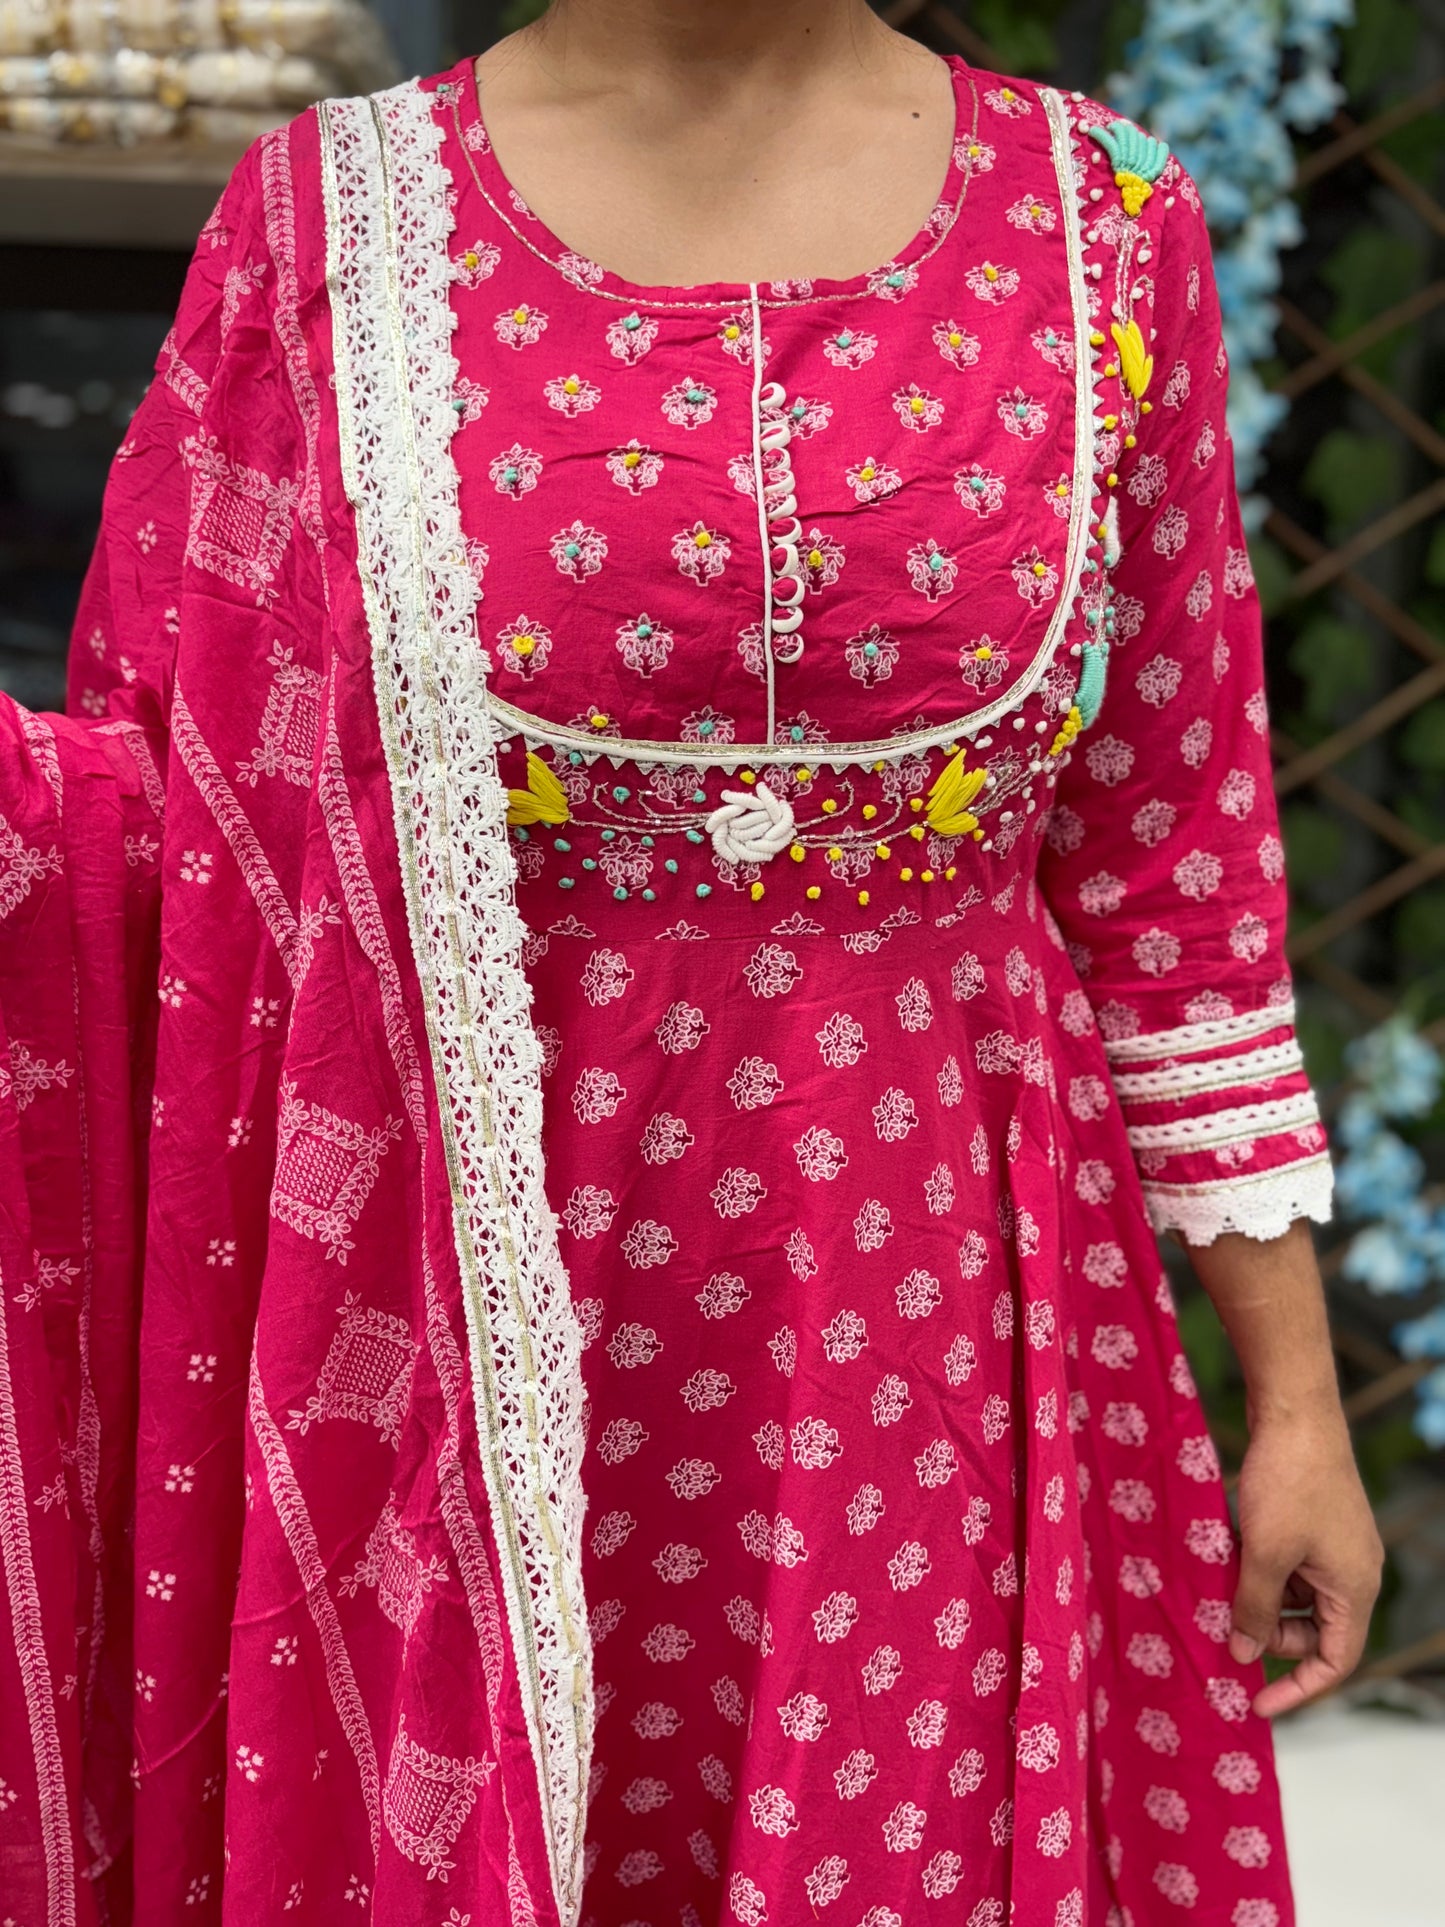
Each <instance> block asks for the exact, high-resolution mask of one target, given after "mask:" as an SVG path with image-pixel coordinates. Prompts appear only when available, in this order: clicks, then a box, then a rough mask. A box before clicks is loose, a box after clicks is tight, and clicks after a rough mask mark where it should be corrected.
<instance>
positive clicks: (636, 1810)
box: [0, 0, 1379, 1927]
mask: <svg viewBox="0 0 1445 1927" xmlns="http://www.w3.org/2000/svg"><path fill="white" fill-rule="evenodd" d="M940 181H942V186H941V188H940V185H939V183H940ZM1224 399H1225V367H1224V357H1223V349H1222V345H1221V341H1220V333H1219V316H1218V307H1217V302H1216V299H1215V295H1214V291H1213V286H1212V282H1211V278H1210V272H1209V255H1208V246H1207V239H1206V234H1205V229H1204V225H1203V217H1202V213H1201V211H1200V208H1199V203H1198V196H1197V193H1196V191H1195V189H1194V187H1193V185H1192V183H1191V182H1190V180H1189V178H1188V176H1187V175H1186V174H1185V173H1184V172H1183V170H1182V169H1181V168H1180V166H1179V164H1178V162H1177V161H1176V160H1174V159H1173V158H1172V157H1170V156H1169V154H1168V153H1167V150H1166V149H1165V148H1164V147H1163V145H1162V144H1161V143H1159V142H1157V141H1154V140H1151V139H1150V138H1149V137H1148V136H1147V135H1144V134H1141V133H1140V132H1139V131H1138V130H1137V129H1135V128H1132V127H1131V126H1129V125H1128V124H1127V123H1124V122H1121V121H1119V120H1117V118H1116V117H1115V116H1113V115H1112V114H1111V113H1110V112H1109V111H1108V110H1107V109H1106V108H1103V107H1101V106H1098V105H1096V104H1095V103H1093V102H1091V101H1088V100H1085V99H1083V98H1082V97H1079V96H1070V97H1067V98H1065V97H1062V96H1059V95H1057V94H1055V93H1052V92H1051V91H1049V90H1047V89H1042V88H1038V87H1036V86H1034V85H1032V84H1029V83H1024V82H1017V81H1015V82H1005V81H1001V80H999V79H997V78H995V77H993V76H991V75H987V74H980V73H976V72H974V71H973V70H972V69H971V68H969V67H968V66H966V65H965V64H964V63H963V62H962V61H959V60H950V61H947V62H942V61H939V60H937V59H936V58H935V57H934V56H932V55H931V54H928V53H925V52H924V51H922V50H921V49H919V48H918V47H917V46H915V45H914V44H912V43H910V42H908V41H906V40H904V39H901V38H900V37H898V36H897V35H895V34H893V33H891V32H889V31H888V30H887V29H886V28H884V27H882V26H881V25H880V24H879V23H878V22H877V21H876V19H875V18H874V17H873V16H872V15H871V14H870V13H869V12H868V11H867V10H866V8H865V7H863V6H862V5H861V4H855V3H854V0H845V3H843V4H840V0H796V4H794V5H793V6H792V7H791V8H790V9H785V10H779V9H776V8H769V7H763V6H755V5H751V4H744V5H741V6H738V7H734V8H731V9H729V10H727V11H726V13H725V14H724V15H719V14H718V13H717V11H716V10H715V9H709V10H708V12H707V13H706V15H705V16H704V15H703V14H701V13H699V12H697V11H696V10H695V9H694V8H692V7H691V6H683V7H679V6H675V5H674V6H664V5H659V4H657V0H588V4H586V5H583V4H580V0H565V4H563V5H561V6H559V7H557V8H555V9H554V11H553V13H552V14H551V15H549V16H548V18H547V19H546V20H545V21H543V22H542V23H541V24H540V25H539V26H537V27H535V28H531V29H528V30H527V31H525V32H524V33H521V34H518V35H515V36H513V37H512V38H511V39H510V40H508V41H506V42H504V43H503V44H502V45H501V46H500V47H498V48H495V49H493V50H492V51H491V52H489V53H488V54H487V55H485V56H484V57H483V58H482V59H481V60H480V61H479V62H478V63H476V66H475V68H474V67H473V64H472V63H470V62H466V61H464V62H462V63H460V64H459V65H458V66H457V67H455V68H454V69H452V70H451V71H450V72H449V73H447V74H444V75H442V76H440V77H437V78H434V79H431V80H428V81H424V82H420V83H409V84H408V85H406V86H404V87H401V88H398V89H394V90H392V91H391V92H389V93H387V94H383V95H380V96H377V97H375V98H374V99H372V100H370V101H342V102H331V103H328V104H326V105H325V106H323V107H322V108H320V109H319V110H314V111H312V112H309V113H307V114H305V115H303V116H301V117H300V118H299V119H298V120H297V121H296V122H294V123H293V124H292V125H291V126H290V127H289V128H287V129H283V130H280V131H278V132H277V133H275V134H272V135H268V136H267V137H265V138H264V139H263V140H262V141H260V142H259V143H258V144H257V145H256V147H254V148H253V149H252V150H251V151H250V152H249V153H248V155H247V156H246V157H245V159H244V160H243V161H242V162H241V164H240V166H239V168H238V169H237V171H236V174H235V176H234V178H233V180H232V182H231V184H230V186H229V187H228V189H227V191H226V193H225V195H224V196H223V198H222V201H221V204H220V206H219V208H218V210H217V212H216V214H215V216H214V218H213V219H212V220H211V222H209V223H208V225H207V227H206V230H205V232H204V233H203V235H202V237H201V241H200V244H199V248H198V251H197V255H196V260H195V264H194V266H193V268H192V271H191V275H190V278H189V280H188V283H187V287H186V292H185V295H184V298H183V300H182V304H181V309H180V313H179V315H178V318H177V321H176V325H175V328H174V329H173V331H172V332H171V334H170V335H169V336H168V338H167V341H166V343H165V346H164V348H163V350H162V353H161V356H160V360H159V364H158V370H157V379H156V381H155V383H154V385H153V387H152V389H151V391H150V394H149V395H148V397H147V399H146V402H145V403H144V405H143V407H142V409H141V411H140V413H139V414H138V416H137V418H136V420H135V423H134V425H133V427H132V429H131V431H130V433H129V435H128V437H127V440H126V442H125V444H124V446H123V447H122V448H121V450H120V452H119V455H118V457H117V462H116V467H115V471H114V475H113V477H112V481H111V485H110V490H109V494H108V498H107V503H106V511H105V520H104V528H103V532H102V536H101V540H100V544H99V547H98V550H97V553H96V558H95V563H94V566H93V569H92V572H91V574H90V577H89V580H88V582H87V585H86V591H85V597H84V603H83V607H82V609H81V612H80V615H79V619H78V623H77V629H76V645H75V652H74V703H73V717H74V719H73V720H70V721H61V720H60V719H56V718H38V717H29V716H25V715H23V714H20V713H18V712H15V711H13V710H12V711H10V712H9V713H8V718H7V724H6V738H5V740H6V745H7V759H6V765H5V782H6V803H5V809H6V814H7V818H8V824H9V832H8V841H7V849H8V853H9V871H8V880H7V884H6V896H5V899H4V907H5V909H6V912H7V914H8V929H9V931H10V933H11V942H10V943H9V944H8V945H7V947H6V950H5V956H4V965H3V967H4V973H5V974H4V979H3V987H4V999H5V1001H4V1005H3V1011H4V1021H5V1025H6V1033H7V1038H8V1042H9V1063H10V1072H9V1076H8V1079H7V1083H6V1086H5V1096H4V1101H5V1106H6V1109H5V1114H4V1115H5V1135H4V1137H3V1139H0V1143H3V1146H4V1155H5V1157H6V1159H7V1180H6V1183H5V1187H4V1195H5V1197H6V1198H7V1200H8V1201H9V1207H8V1215H7V1217H6V1219H5V1221H4V1238H5V1244H4V1247H3V1253H0V1256H3V1263H4V1267H5V1289H4V1293H3V1301H4V1315H5V1327H4V1328H5V1331H6V1333H7V1346H6V1353H5V1355H4V1357H3V1358H0V1366H3V1378H0V1449H3V1452H4V1455H5V1459H4V1467H3V1470H4V1476H5V1493H6V1502H7V1509H6V1512H5V1515H4V1516H5V1519H6V1522H7V1524H6V1536H5V1538H4V1541H3V1549H4V1556H5V1564H6V1578H7V1582H8V1598H9V1603H10V1611H11V1617H12V1624H13V1628H14V1632H15V1641H14V1646H15V1653H16V1661H15V1664H14V1666H13V1667H12V1668H10V1669H9V1670H8V1671H7V1673H6V1675H5V1688H4V1690H5V1692H6V1695H7V1699H6V1703H5V1714H6V1716H5V1718H4V1720H3V1721H0V1749H3V1751H4V1760H3V1771H4V1778H5V1781H6V1783H7V1784H6V1794H5V1800H6V1806H5V1810H4V1812H3V1814H0V1828H4V1829H5V1830H6V1831H5V1832H4V1834H3V1835H0V1842H3V1844H4V1846H5V1850H6V1854H7V1858H6V1861H5V1867H6V1876H5V1878H6V1898H7V1903H8V1907H9V1911H10V1912H11V1913H12V1914H14V1915H16V1917H17V1918H21V1919H26V1920H31V1919H33V1920H37V1921H38V1920H41V1919H43V1920H46V1921H48V1922H57V1923H58V1922H69V1921H87V1920H93V1919H100V1918H107V1917H108V1918H113V1919H120V1918H124V1917H126V1915H127V1913H128V1912H129V1910H130V1909H131V1907H132V1905H133V1907H134V1913H135V1917H136V1918H137V1919H138V1920H141V1921H144V1922H146V1923H148V1924H150V1927H168V1924H169V1923H172V1922H174V1923H178V1924H179V1923H181V1922H186V1923H190V1922H192V1921H195V1920H201V1919H204V1918H206V1917H207V1916H208V1915H209V1916H211V1917H219V1918H221V1919H223V1920H225V1921H226V1922H228V1923H235V1924H236V1927H242V1924H244V1927H260V1924H261V1923H265V1922H270V1921H272V1920H275V1921H277V1922H279V1921H280V1920H281V1918H282V1916H283V1915H285V1914H288V1913H292V1912H294V1913H296V1914H297V1916H298V1918H301V1919H307V1918H310V1919H313V1920H316V1921H320V1922H326V1923H332V1922H336V1923H342V1922H346V1921H349V1920H351V1919H353V1918H368V1917H369V1918H371V1919H374V1920H376V1921H378V1922H382V1923H388V1924H391V1923H402V1922H405V1923H408V1927H411V1924H412V1923H425V1924H426V1927H432V1924H433V1923H441V1922H443V1921H446V1922H449V1923H452V1924H453V1927H459V1924H460V1923H466V1922H481V1921H486V1922H489V1923H490V1922H507V1923H509V1927H524V1924H525V1923H538V1924H539V1927H541V1924H543V1923H550V1922H573V1921H578V1920H580V1921H586V1922H595V1923H597V1927H634V1924H640V1923H644V1922H645V1923H647V1924H648V1927H664V1923H665V1924H666V1927H674V1923H682V1927H712V1923H715V1922H734V1921H735V1922H740V1923H743V1927H757V1923H762V1922H768V1923H773V1924H774V1927H776V1924H777V1923H791V1922H795V1921H802V1920H805V1919H812V1918H814V1917H818V1918H825V1919H828V1920H835V1921H838V1922H839V1923H841V1924H842V1927H922V1923H925V1922H928V1921H933V1920H939V1921H945V1920H946V1921H960V1922H963V1921H966V1922H967V1923H969V1927H996V1924H998V1923H1002V1922H1004V1921H1006V1920H1013V1921H1015V1922H1021V1923H1027V1927H1082V1924H1083V1923H1086V1922H1087V1923H1090V1924H1091V1927H1105V1924H1106V1923H1107V1924H1108V1927H1123V1923H1127V1922H1133V1923H1135V1924H1136V1927H1139V1924H1141V1923H1143V1922H1145V1921H1148V1922H1151V1923H1153V1922H1157V1921H1161V1920H1168V1919H1173V1918H1175V1917H1176V1914H1177V1915H1178V1916H1179V1917H1181V1918H1183V1917H1187V1918H1189V1919H1191V1920H1192V1921H1194V1922H1196V1923H1208V1924H1209V1927H1225V1924H1226V1923H1228V1927H1280V1924H1281V1923H1284V1922H1287V1921H1288V1920H1289V1919H1290V1918H1291V1909H1290V1901H1289V1890H1288V1880H1287V1876H1286V1872H1285V1866H1284V1854H1283V1847H1282V1843H1281V1839H1280V1832H1279V1823H1278V1810H1277V1802H1276V1796H1275V1790H1274V1781H1273V1776H1272V1770H1271V1765H1270V1757H1269V1743H1268V1736H1267V1727H1266V1725H1265V1723H1264V1722H1265V1718H1267V1716H1268V1715H1270V1714H1273V1713H1277V1712H1279V1711H1281V1710H1283V1709H1285V1708H1287V1707H1289V1706H1292V1705H1294V1704H1296V1703H1297V1702H1298V1701H1300V1700H1302V1699H1304V1698H1306V1697H1308V1696H1309V1695H1311V1694H1313V1693H1315V1692H1318V1691H1320V1690H1322V1689H1324V1688H1326V1687H1328V1686H1329V1685H1331V1684H1332V1683H1334V1682H1335V1681H1337V1680H1338V1679H1340V1678H1341V1677H1342V1676H1343V1675H1344V1674H1345V1673H1346V1672H1347V1671H1348V1670H1349V1669H1350V1667H1351V1666H1352V1665H1353V1664H1354V1662H1355V1660H1356V1658H1357V1657H1358V1654H1359V1651H1360V1648H1361V1644H1362V1640H1363V1635H1364V1629H1365V1622H1366V1618H1367V1614H1368V1609H1369V1605H1370V1602H1371V1599H1372V1597H1373V1593H1374V1588H1375V1580H1376V1572H1377V1567H1378V1559H1379V1552H1378V1543H1377V1540H1376V1538H1375V1535H1374V1531H1373V1527H1372V1525H1371V1523H1370V1518H1369V1513H1368V1509H1367V1506H1366V1503H1365V1500H1364V1497H1363V1494H1362V1492H1361V1490H1360V1486H1359V1483H1358V1480H1357V1477H1356V1474H1355V1471H1354V1468H1353V1464H1352V1461H1351V1456H1350V1450H1349V1444H1348V1440H1347V1437H1346V1433H1345V1428H1344V1425H1343V1421H1342V1418H1341V1413H1340V1408H1339V1403H1338V1399H1337V1395H1336V1390H1335V1384H1334V1378H1333V1373H1332V1370H1331V1362H1330V1350H1329V1344H1328V1339H1327V1335H1326V1329H1325V1321H1324V1314H1323V1308H1322V1299H1321V1292H1320V1287H1319V1282H1318V1276H1317V1273H1316V1271H1315V1267H1314V1263H1313V1259H1312V1257H1311V1253H1310V1246H1309V1242H1308V1235H1307V1230H1306V1227H1305V1225H1304V1223H1303V1222H1301V1221H1302V1220H1303V1219H1305V1218H1306V1217H1309V1216H1314V1217H1317V1218H1323V1217H1324V1216H1326V1215H1327V1211H1328V1191H1329V1175H1328V1163H1327V1159H1326V1155H1325V1150H1324V1145H1323V1139H1322V1135H1321V1132H1320V1128H1319V1124H1318V1119H1317V1115H1316V1111H1315V1107H1314V1103H1313V1100H1312V1098H1311V1096H1310V1093H1309V1089H1308V1086H1307V1084H1306V1082H1305V1079H1304V1076H1303V1072H1302V1070H1301V1066H1300V1059H1299V1054H1298V1050H1297V1048H1296V1046H1295V1044H1294V1041H1293V1034H1292V1031H1291V1027H1290V1025H1291V1012H1292V1005H1291V1001H1290V992H1289V983H1288V975H1287V971H1286V968H1285V965H1284V962H1283V955H1282V948H1281V943H1282V937H1283V930H1284V898H1283V884H1282V866H1281V860H1280V846H1279V841H1278V836H1277V833H1276V822H1275V816H1274V811H1273V807H1272V803H1271V800H1270V783H1269V764H1268V754H1267V739H1266V733H1265V717H1264V710H1263V698H1262V694H1261V687H1260V683H1261V672H1260V652H1259V622H1258V613H1257V606H1256V601H1255V596H1254V591H1253V587H1252V582H1251V578H1250V574H1249V566H1248V559H1247V555H1246V551H1245V547H1244V543H1243V539H1242V537H1241V535H1240V532H1239V524H1238V518H1237V510H1236V504H1235V497H1234V491H1233V486H1232V483H1231V479H1230V458H1229V444H1228V439H1227V435H1226V431H1225V423H1224ZM1106 684H1107V688H1106ZM157 916H158V919H159V921H158V924H157V921H156V918H157ZM157 929H158V931H159V935H158V938H157V937H156V935H155V932H156V930H157ZM157 987H158V991H159V995H158V997H156V996H155V995H154V992H155V990H156V988H157ZM142 1173H144V1178H145V1187H146V1188H145V1197H146V1205H145V1214H144V1224H143V1227H142V1226H141V1225H140V1223H139V1216H138V1213H137V1211H136V1199H137V1197H138V1196H139V1195H140V1186H141V1176H142ZM1151 1227H1158V1228H1164V1229H1170V1230H1173V1231H1174V1232H1176V1233H1177V1234H1178V1235H1180V1236H1182V1237H1183V1238H1184V1239H1185V1240H1186V1241H1187V1242H1188V1243H1189V1245H1190V1247H1191V1250H1192V1252H1193V1255H1194V1259H1195V1262H1196V1265H1197V1268H1198V1270H1199V1273H1200V1275H1201V1277H1202V1278H1203V1280H1204V1282H1205V1284H1206V1286H1207V1287H1208V1289H1209V1290H1210V1292H1211V1293H1212V1295H1213V1297H1214V1299H1215V1301H1216V1303H1217V1304H1218V1306H1219V1308H1220V1311H1221V1314H1222V1316H1223V1318H1224V1321H1225V1323H1226V1325H1227V1326H1228V1328H1229V1330H1230V1333H1231V1335H1232V1336H1233V1338H1234V1340H1235V1342H1236V1344H1237V1346H1238V1348H1239V1351H1240V1354H1241V1357H1242V1359H1243V1361H1244V1365H1245V1370H1246V1373H1247V1376H1248V1381H1249V1390H1250V1400H1251V1418H1252V1425H1253V1441H1252V1444H1251V1447H1250V1451H1249V1456H1248V1459H1247V1461H1246V1464H1245V1469H1244V1474H1243V1480H1242V1485H1241V1493H1240V1500H1241V1522H1242V1528H1243V1563H1242V1566H1237V1565H1236V1564H1235V1549H1234V1544H1233V1540H1232V1536H1231V1532H1230V1528H1229V1525H1228V1518H1227V1512H1226V1507H1225V1501H1224V1496H1223V1492H1222V1488H1221V1484H1220V1480H1219V1472H1218V1466H1217V1463H1216V1460H1215V1458H1214V1455H1213V1452H1212V1449H1211V1447H1210V1444H1209V1441H1208V1437H1207V1433H1206V1430H1205V1426H1204V1421H1203V1418H1202V1416H1201V1413H1200V1410H1199V1407H1198V1404H1197V1402H1196V1399H1195V1396H1194V1393H1193V1391H1192V1388H1191V1385H1190V1381H1189V1375H1188V1371H1187V1368H1186V1366H1185V1363H1184V1360H1183V1358H1182V1356H1181V1354H1180V1351H1179V1346H1178V1341H1177V1338H1176V1335H1175V1332H1174V1328H1173V1324H1172V1321H1171V1314H1170V1303H1169V1295H1168V1291H1167V1288H1166V1286H1165V1284H1164V1282H1163V1280H1162V1278H1161V1275H1160V1267H1159V1263H1158V1257H1157V1252H1156V1247H1155V1242H1154V1235H1153V1229H1152V1228H1151ZM142 1281H143V1289H142ZM584 1508H585V1510H584ZM132 1521H133V1524H132ZM132 1530H133V1534H134V1553H133V1556H132V1554H131V1551H130V1539H129V1535H130V1533H131V1532H132ZM1263 1652H1271V1653H1274V1654H1277V1655H1281V1656H1284V1657H1287V1658H1294V1659H1298V1660H1299V1662H1300V1663H1299V1665H1298V1667H1297V1668H1296V1670H1295V1671H1294V1672H1293V1674H1292V1675H1291V1676H1290V1677H1288V1678H1281V1679H1277V1680H1275V1682H1274V1683H1273V1684H1271V1685H1268V1686H1265V1685H1264V1684H1263V1682H1262V1679H1261V1676H1260V1673H1259V1670H1258V1666H1257V1661H1258V1660H1259V1657H1260V1655H1261V1653H1263ZM132 1761H133V1762H134V1764H133V1766H132ZM132 1782H133V1784H132Z"/></svg>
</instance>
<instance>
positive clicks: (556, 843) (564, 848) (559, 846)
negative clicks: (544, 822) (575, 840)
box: [552, 836, 572, 856]
mask: <svg viewBox="0 0 1445 1927" xmlns="http://www.w3.org/2000/svg"><path fill="white" fill-rule="evenodd" d="M552 848H553V849H554V850H560V851H561V852H562V854H563V856H566V855H567V853H568V852H569V851H570V850H571V848H572V845H571V844H570V843H569V842H568V841H567V839H566V837H565V836H554V837H553V838H552Z"/></svg>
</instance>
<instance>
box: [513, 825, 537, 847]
mask: <svg viewBox="0 0 1445 1927" xmlns="http://www.w3.org/2000/svg"><path fill="white" fill-rule="evenodd" d="M512 835H513V836H514V837H516V839H517V841H518V842H519V843H530V842H531V840H532V832H531V831H530V830H529V829H528V828H527V826H526V824H525V823H518V824H515V825H514V826H513V829H512Z"/></svg>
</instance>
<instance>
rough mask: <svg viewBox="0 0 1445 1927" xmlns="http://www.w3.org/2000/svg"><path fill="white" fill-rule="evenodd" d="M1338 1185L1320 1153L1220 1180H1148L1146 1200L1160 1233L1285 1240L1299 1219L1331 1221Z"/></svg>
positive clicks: (1200, 1241)
mask: <svg viewBox="0 0 1445 1927" xmlns="http://www.w3.org/2000/svg"><path fill="white" fill-rule="evenodd" d="M1334 1186H1335V1174H1334V1169H1333V1167H1332V1166H1331V1164H1330V1160H1329V1157H1328V1156H1327V1155H1321V1156H1319V1157H1313V1158H1307V1159H1304V1160H1302V1161H1300V1162H1299V1163H1295V1164H1284V1165H1280V1166H1279V1167H1278V1169H1276V1170H1273V1171H1267V1172H1265V1173H1263V1174H1262V1175H1260V1176H1257V1177H1239V1178H1228V1179H1225V1180H1224V1181H1223V1182H1221V1183H1218V1184H1150V1183H1149V1181H1148V1179H1145V1181H1144V1203H1145V1206H1146V1208H1147V1210H1148V1213H1149V1222H1150V1223H1151V1224H1152V1225H1153V1227H1154V1229H1155V1230H1156V1231H1180V1232H1182V1233H1183V1234H1184V1237H1185V1239H1186V1240H1187V1241H1188V1243H1190V1244H1192V1245H1212V1244H1213V1243H1214V1240H1215V1239H1216V1238H1218V1237H1220V1236H1221V1235H1222V1234H1223V1233H1224V1232H1226V1231H1237V1232H1241V1233H1242V1234H1243V1235H1244V1236H1245V1237H1246V1238H1259V1239H1261V1240H1265V1239H1270V1238H1280V1237H1283V1235H1284V1233H1285V1232H1286V1231H1288V1230H1289V1228H1290V1226H1291V1225H1292V1224H1293V1223H1294V1221H1295V1219H1296V1218H1313V1219H1314V1221H1315V1223H1316V1224H1328V1223H1329V1221H1330V1218H1331V1216H1332V1213H1333V1204H1332V1201H1333V1198H1334Z"/></svg>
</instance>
